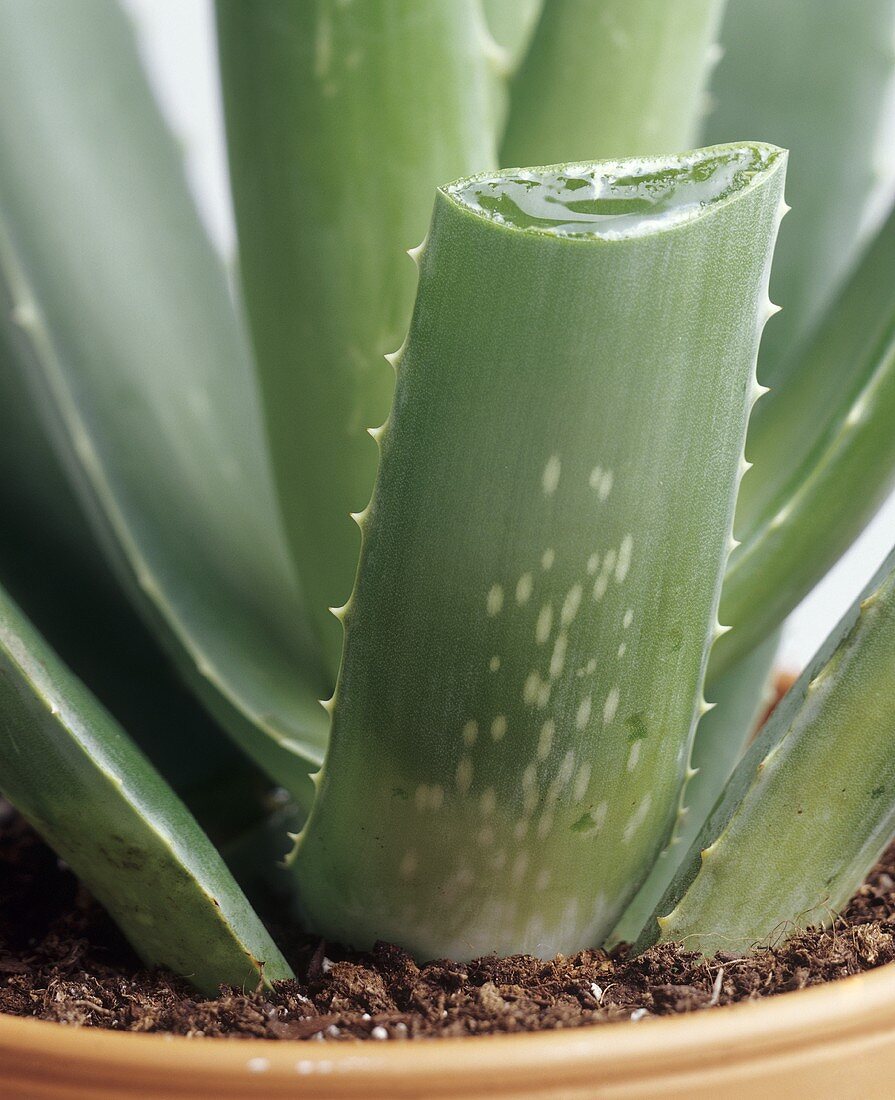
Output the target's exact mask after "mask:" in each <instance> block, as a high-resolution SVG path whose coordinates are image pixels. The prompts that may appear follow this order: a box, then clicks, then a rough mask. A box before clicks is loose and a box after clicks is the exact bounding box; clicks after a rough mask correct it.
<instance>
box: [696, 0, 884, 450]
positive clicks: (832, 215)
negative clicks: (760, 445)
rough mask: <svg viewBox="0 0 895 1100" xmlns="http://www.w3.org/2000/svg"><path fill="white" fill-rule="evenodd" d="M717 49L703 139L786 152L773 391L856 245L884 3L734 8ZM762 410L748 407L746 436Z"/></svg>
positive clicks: (770, 377) (767, 376) (768, 358)
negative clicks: (756, 143)
mask: <svg viewBox="0 0 895 1100" xmlns="http://www.w3.org/2000/svg"><path fill="white" fill-rule="evenodd" d="M721 40H722V45H723V47H724V53H723V57H722V60H721V62H720V64H719V65H718V69H717V72H716V75H715V79H714V80H713V82H712V99H713V102H714V104H715V109H714V111H713V112H712V113H711V115H710V116H709V118H708V120H707V125H706V130H705V136H706V140H707V141H711V142H719V141H734V140H739V139H741V138H742V137H743V136H744V135H753V134H755V135H758V134H760V135H761V137H762V138H763V139H765V140H767V141H773V142H776V143H777V144H779V145H782V146H785V147H786V148H788V149H789V150H790V151H791V152H790V166H789V170H788V179H789V183H788V192H789V195H790V201H791V203H792V204H793V212H792V214H791V215H790V216H789V217H788V218H787V219H786V221H785V222H784V224H783V227H782V229H781V231H780V243H779V246H778V248H777V252H776V259H775V261H774V274H773V276H772V278H771V297H772V299H773V300H774V301H775V302H779V303H780V305H782V306H783V312H782V314H781V315H780V317H779V318H778V319H777V320H775V321H774V323H773V325H771V326H770V328H769V329H768V332H767V335H766V337H765V340H764V341H763V342H762V350H761V361H760V363H759V369H758V375H759V379H760V380H761V382H762V383H763V384H764V385H767V386H771V387H772V389H773V388H776V387H777V386H778V384H779V383H780V382H781V380H782V379H783V378H784V377H785V374H786V371H787V369H788V360H789V359H790V357H791V356H792V355H793V354H794V353H795V352H796V350H797V348H798V346H799V344H800V343H801V342H802V341H803V340H804V339H806V338H807V337H808V335H809V334H810V332H811V331H812V330H813V328H814V325H815V324H816V322H817V321H818V319H819V318H821V317H822V315H823V313H824V311H825V309H826V307H827V306H828V305H829V304H830V302H831V301H832V300H833V298H834V296H835V294H836V292H837V290H838V288H839V286H840V285H841V282H842V280H843V279H844V278H845V276H846V275H847V274H848V272H849V271H850V269H851V267H852V265H853V264H854V263H855V261H856V260H857V259H858V256H859V255H860V252H861V248H862V243H863V241H864V240H865V235H864V232H863V231H864V230H865V229H866V227H867V214H868V204H869V203H870V202H871V200H872V199H873V198H874V193H875V191H876V186H877V183H878V177H879V173H880V170H881V159H882V158H881V152H882V145H881V141H882V140H883V139H884V135H883V129H882V123H883V120H884V111H885V110H886V103H887V90H888V89H890V88H891V86H892V82H893V79H895V0H864V2H863V3H861V4H852V3H849V2H848V0H829V2H827V3H822V4H818V3H817V2H816V0H787V2H786V3H785V4H781V3H780V2H779V0H736V2H735V3H731V4H729V5H728V6H727V12H726V16H725V19H724V23H723V24H722V29H721ZM888 140H889V141H890V140H891V138H889V139H888ZM770 405H771V401H770V400H769V401H768V402H767V403H766V404H765V406H764V407H762V406H761V405H759V407H758V408H757V409H756V413H755V421H756V426H757V424H758V422H759V421H760V420H761V419H762V418H763V417H764V415H765V414H766V412H767V411H768V410H769V408H770ZM806 422H807V421H806ZM756 461H757V460H756Z"/></svg>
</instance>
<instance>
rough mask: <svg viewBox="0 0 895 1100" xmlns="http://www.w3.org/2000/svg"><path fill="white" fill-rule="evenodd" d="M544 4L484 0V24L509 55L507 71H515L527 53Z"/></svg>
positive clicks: (541, 0)
mask: <svg viewBox="0 0 895 1100" xmlns="http://www.w3.org/2000/svg"><path fill="white" fill-rule="evenodd" d="M544 2H545V0H483V3H482V7H483V8H484V12H485V21H486V23H487V24H488V30H489V31H490V32H491V35H492V37H493V38H494V40H495V42H497V44H498V45H499V46H500V47H501V49H503V50H504V51H505V52H506V63H505V67H506V69H507V71H508V72H512V71H513V70H515V69H516V68H517V67H518V65H519V63H520V62H521V61H522V58H523V57H524V56H525V52H526V50H527V49H528V46H529V43H530V42H531V37H532V35H533V34H534V30H535V27H536V26H537V22H538V17H539V16H540V14H541V10H542V9H543V7H544Z"/></svg>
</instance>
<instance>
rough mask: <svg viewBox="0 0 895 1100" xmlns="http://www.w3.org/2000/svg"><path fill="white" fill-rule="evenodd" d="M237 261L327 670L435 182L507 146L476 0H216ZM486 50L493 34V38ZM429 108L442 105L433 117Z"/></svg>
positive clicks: (282, 485)
mask: <svg viewBox="0 0 895 1100" xmlns="http://www.w3.org/2000/svg"><path fill="white" fill-rule="evenodd" d="M217 13H218V35H219V47H220V59H221V70H222V77H223V84H224V101H225V107H226V116H227V136H228V143H229V153H230V175H231V181H232V186H233V193H234V201H235V207H236V220H237V225H238V228H239V238H240V267H241V274H242V285H243V290H244V294H245V300H246V306H247V309H248V314H249V318H250V321H251V329H252V335H253V339H254V346H255V353H256V358H257V361H258V371H259V378H260V382H261V390H262V396H263V400H264V408H265V415H266V420H267V426H268V431H269V435H270V440H271V447H272V452H273V462H274V469H275V473H276V479H277V485H278V489H279V496H280V501H281V505H282V510H283V514H284V515H285V516H286V519H287V525H288V535H289V538H290V541H291V545H292V549H293V555H294V561H295V563H296V568H297V570H298V573H299V576H300V578H301V582H302V586H303V590H304V592H305V594H306V596H307V600H308V605H309V607H310V609H311V614H312V617H313V622H314V625H315V630H316V633H317V635H318V637H319V638H320V639H321V643H322V645H323V649H324V651H325V654H326V658H327V667H328V671H329V674H330V676H331V678H332V679H331V681H330V684H329V689H328V690H327V694H329V690H330V689H331V687H332V683H333V682H334V681H335V675H336V671H337V669H338V665H339V659H340V656H341V649H342V639H341V631H340V629H339V626H338V623H336V622H335V620H334V619H333V617H332V615H330V613H329V610H328V609H329V608H330V607H334V606H337V605H341V604H343V603H344V602H345V600H346V599H347V598H348V595H349V594H350V592H351V585H352V583H353V580H354V575H355V571H356V568H357V555H358V550H359V541H358V535H357V529H356V528H355V526H354V524H353V523H352V522H351V520H350V518H349V513H351V512H357V511H359V510H360V509H361V508H363V507H364V505H365V504H366V503H367V502H368V500H369V499H370V493H371V491H372V486H373V480H374V477H375V473H376V460H377V455H376V447H375V445H374V444H373V441H372V440H371V439H370V438H369V436H368V435H367V431H366V429H367V428H368V427H369V426H370V425H373V424H378V423H379V422H380V421H381V420H382V419H383V418H384V417H385V415H386V413H387V412H388V408H389V404H390V401H391V397H392V392H393V388H394V374H393V372H392V371H391V370H390V368H389V367H388V365H387V363H386V362H385V360H384V356H385V355H386V354H388V353H391V352H394V351H395V350H396V348H397V347H398V345H399V344H400V343H401V341H402V339H403V337H404V334H405V333H406V331H407V324H408V322H409V320H410V312H411V308H412V305H413V294H414V288H415V284H416V272H415V269H414V266H413V264H412V263H411V262H410V261H409V260H408V258H407V256H405V255H404V251H405V250H406V249H410V248H413V247H415V246H417V245H418V244H419V243H420V241H421V239H422V237H423V234H424V233H425V231H426V225H427V222H428V217H429V212H430V209H431V203H432V194H433V192H434V190H435V187H436V186H437V185H438V184H439V183H442V182H444V181H445V180H449V179H453V178H454V177H456V176H457V175H460V174H463V173H469V172H475V171H481V170H482V169H485V168H490V167H494V166H495V165H496V163H497V156H496V143H495V137H494V128H495V124H496V110H497V108H496V89H495V86H494V81H495V62H496V59H495V58H494V57H493V56H492V54H489V52H488V46H489V39H488V35H487V32H486V29H485V27H484V24H483V20H482V13H481V9H480V5H479V4H478V0H427V2H426V3H425V4H420V3H419V2H418V0H384V2H377V3H362V4H342V3H339V2H337V0H306V2H302V3H294V2H293V0H266V2H265V3H263V4H246V3H243V2H242V0H219V2H218V4H217ZM492 53H493V51H492ZM436 119H437V125H436V124H435V120H436Z"/></svg>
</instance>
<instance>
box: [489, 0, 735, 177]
mask: <svg viewBox="0 0 895 1100" xmlns="http://www.w3.org/2000/svg"><path fill="white" fill-rule="evenodd" d="M722 10H723V0H687V3H685V4H669V3H668V2H667V0H550V2H549V3H547V4H546V5H545V7H544V11H543V14H542V16H541V18H540V20H539V22H538V25H537V29H536V31H535V35H534V38H533V40H532V43H531V45H530V47H529V50H528V52H527V54H526V56H525V60H524V62H523V63H522V65H521V66H520V68H519V70H518V72H517V74H516V76H515V78H514V79H513V81H512V84H511V86H510V104H511V106H510V114H509V119H508V121H507V126H506V131H505V134H504V139H503V144H502V146H501V150H500V162H501V164H506V165H516V164H544V163H549V162H550V161H559V160H566V161H568V160H570V159H572V158H580V159H589V160H592V159H593V158H594V157H620V156H633V155H635V154H641V153H665V152H676V151H677V150H680V149H689V148H690V147H691V146H693V145H694V144H695V142H696V139H697V136H698V130H699V126H700V124H701V121H702V117H703V112H704V105H703V95H704V89H705V84H706V80H707V78H708V74H709V71H710V69H711V66H712V64H713V63H714V60H715V56H716V55H715V49H714V47H715V43H716V36H717V31H718V27H719V24H720V20H721V13H722ZM753 134H755V135H757V131H750V132H749V136H752V135H753ZM743 136H744V134H743V133H738V134H733V135H727V137H726V138H725V140H726V141H730V140H734V139H736V140H739V139H740V138H742V137H743Z"/></svg>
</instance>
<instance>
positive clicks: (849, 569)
mask: <svg viewBox="0 0 895 1100" xmlns="http://www.w3.org/2000/svg"><path fill="white" fill-rule="evenodd" d="M122 2H123V3H124V5H125V7H126V8H127V10H128V11H129V12H130V13H131V14H132V15H133V17H134V18H135V20H136V23H137V28H138V33H139V37H140V44H141V49H142V51H143V58H144V61H145V63H146V65H147V68H148V70H149V74H150V79H151V80H152V82H153V86H154V87H155V90H156V94H157V95H158V97H159V99H160V100H161V103H162V106H163V108H164V110H165V112H166V114H167V116H168V118H169V120H170V122H171V124H172V126H173V128H174V130H175V132H176V133H177V134H178V135H179V137H180V138H181V140H182V142H183V146H184V151H185V154H186V161H187V171H188V174H189V178H190V183H191V185H192V186H193V189H194V191H195V194H196V197H197V200H198V203H199V208H200V210H201V213H202V216H203V218H204V220H205V223H206V225H207V226H208V230H209V232H210V234H211V236H212V238H213V240H214V241H215V243H216V244H217V246H218V248H219V249H220V250H221V252H222V253H223V254H224V255H225V256H232V254H233V249H234V241H235V238H234V230H233V216H232V211H231V207H230V199H229V195H228V191H227V182H226V154H225V150H224V138H223V126H222V116H221V103H220V94H219V90H218V86H217V68H216V61H215V53H214V24H213V18H212V12H211V3H210V0H122ZM892 430H893V431H895V424H893V426H892ZM817 521H818V523H819V524H822V523H823V516H818V517H817ZM893 543H895V495H893V496H892V497H891V498H890V499H889V500H888V501H887V503H886V505H885V506H884V507H883V508H882V510H881V511H880V512H879V514H878V515H877V516H876V518H875V519H874V521H873V522H872V523H871V524H870V525H869V526H868V528H867V529H866V531H865V532H864V534H863V535H862V536H861V538H859V539H858V540H857V542H856V543H855V544H854V546H852V548H851V550H850V551H849V552H848V553H847V554H846V555H845V557H844V558H843V559H842V560H841V561H840V562H839V564H838V565H837V566H836V567H835V568H834V569H833V570H832V571H831V572H830V574H829V575H828V576H827V577H826V579H825V580H824V581H823V582H822V583H821V584H820V585H819V586H818V588H817V589H815V591H814V592H813V593H812V594H811V596H809V597H808V599H806V600H805V601H804V602H803V603H802V605H801V606H800V607H799V608H797V610H796V611H795V612H794V614H793V615H792V616H791V618H790V620H789V623H788V624H787V629H786V633H785V636H784V641H783V649H782V654H781V660H782V663H784V664H786V665H788V666H789V667H791V668H793V669H795V670H797V669H799V668H801V667H802V665H804V664H805V662H806V661H807V660H808V659H809V658H810V657H811V655H812V653H813V652H814V650H815V649H816V647H817V646H818V645H819V643H820V641H821V640H822V639H823V637H824V636H825V635H826V633H827V632H828V631H829V630H830V629H831V628H832V627H833V625H834V624H835V623H836V621H837V619H839V617H840V616H841V615H842V614H843V612H844V611H845V610H846V608H847V607H848V606H849V604H850V603H851V602H852V600H853V599H854V597H855V596H856V595H857V593H858V592H859V591H860V590H861V588H862V587H863V586H864V584H865V583H866V582H867V581H868V580H869V578H870V577H871V575H872V574H873V573H874V571H875V570H876V569H877V567H878V566H879V564H880V562H881V561H882V560H883V558H884V557H885V555H886V553H887V552H888V550H889V549H890V548H891V547H892V545H893Z"/></svg>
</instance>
